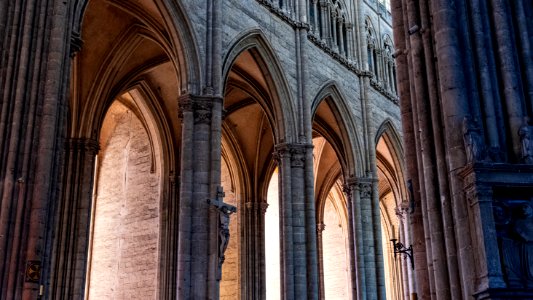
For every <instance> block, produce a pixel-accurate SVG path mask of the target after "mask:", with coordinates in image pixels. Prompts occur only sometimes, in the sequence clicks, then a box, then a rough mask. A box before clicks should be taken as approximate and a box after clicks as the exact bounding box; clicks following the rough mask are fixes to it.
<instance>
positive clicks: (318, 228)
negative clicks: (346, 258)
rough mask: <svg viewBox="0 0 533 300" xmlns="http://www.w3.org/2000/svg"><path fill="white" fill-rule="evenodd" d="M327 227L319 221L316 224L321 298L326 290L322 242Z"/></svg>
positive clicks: (323, 297) (321, 298) (322, 298)
mask: <svg viewBox="0 0 533 300" xmlns="http://www.w3.org/2000/svg"><path fill="white" fill-rule="evenodd" d="M324 229H326V224H324V223H319V224H316V236H317V247H318V278H319V280H320V289H319V299H320V300H324V299H325V297H326V295H325V290H324V245H323V244H322V233H323V232H324Z"/></svg>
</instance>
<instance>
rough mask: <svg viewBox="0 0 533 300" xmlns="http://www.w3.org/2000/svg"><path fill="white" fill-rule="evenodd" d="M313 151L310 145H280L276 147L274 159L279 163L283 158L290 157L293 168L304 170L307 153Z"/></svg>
mask: <svg viewBox="0 0 533 300" xmlns="http://www.w3.org/2000/svg"><path fill="white" fill-rule="evenodd" d="M309 149H313V145H309V144H278V145H276V146H275V152H274V158H275V159H277V160H278V161H279V160H280V159H281V158H283V157H290V159H291V167H293V168H303V167H304V166H305V160H306V153H307V151H308V150H309Z"/></svg>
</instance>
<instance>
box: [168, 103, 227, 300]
mask: <svg viewBox="0 0 533 300" xmlns="http://www.w3.org/2000/svg"><path fill="white" fill-rule="evenodd" d="M221 101H222V99H220V98H217V97H213V96H195V95H191V94H186V95H183V96H181V97H180V99H179V102H180V103H179V106H180V117H181V119H182V142H181V187H180V209H179V211H180V212H179V246H178V248H179V250H178V297H179V298H180V299H206V298H211V297H217V296H218V287H219V283H218V280H219V279H218V280H217V279H216V277H215V276H214V275H213V274H217V273H216V272H218V261H219V257H218V243H217V242H216V241H214V240H213V239H215V240H217V236H218V232H213V231H214V230H217V223H216V222H218V218H217V216H218V214H217V212H216V211H215V210H216V209H215V208H214V207H210V206H209V204H208V203H207V200H208V199H210V198H213V199H214V197H215V196H216V195H211V194H212V193H211V192H210V187H211V183H212V182H211V178H212V174H213V172H219V173H220V170H213V169H212V166H211V153H212V151H213V150H214V149H215V150H216V149H217V148H216V147H219V146H220V145H215V143H216V142H214V141H220V136H217V135H220V130H216V128H219V127H220V126H221V124H212V122H214V121H213V120H215V119H216V120H218V121H219V122H220V115H221V111H218V110H217V109H218V108H220V103H221ZM214 115H217V116H218V117H217V118H215V117H214ZM212 125H213V126H212Z"/></svg>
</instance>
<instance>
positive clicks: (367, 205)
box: [354, 178, 385, 299]
mask: <svg viewBox="0 0 533 300" xmlns="http://www.w3.org/2000/svg"><path fill="white" fill-rule="evenodd" d="M354 194H355V195H354V196H355V200H356V201H355V203H354V204H355V205H358V206H359V214H360V215H359V216H356V217H359V218H360V221H359V222H358V224H357V225H358V226H360V228H361V229H360V236H356V239H361V241H360V242H359V243H360V244H359V245H358V246H359V247H358V248H359V249H362V253H361V254H360V258H361V260H362V262H363V263H364V264H363V266H362V268H360V267H359V266H358V270H360V273H359V274H358V276H363V277H364V285H365V287H364V292H363V295H364V297H366V298H367V299H379V298H380V297H385V286H384V280H383V278H382V277H383V276H382V275H383V257H382V250H381V227H380V224H381V223H380V220H379V217H380V215H379V214H380V212H379V202H378V203H376V202H377V201H379V199H378V200H376V199H377V181H376V180H373V179H371V178H357V180H356V185H355V193H354ZM357 233H358V231H356V234H357ZM358 280H359V278H358Z"/></svg>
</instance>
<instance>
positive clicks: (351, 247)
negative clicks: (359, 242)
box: [342, 179, 358, 299]
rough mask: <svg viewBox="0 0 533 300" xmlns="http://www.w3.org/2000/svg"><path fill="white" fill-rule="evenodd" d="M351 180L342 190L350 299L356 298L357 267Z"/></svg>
mask: <svg viewBox="0 0 533 300" xmlns="http://www.w3.org/2000/svg"><path fill="white" fill-rule="evenodd" d="M351 182H353V179H352V180H347V181H346V182H345V183H344V185H343V188H342V190H343V192H344V194H345V196H346V210H347V212H348V251H349V253H348V255H349V256H350V260H349V261H350V266H349V267H350V283H351V291H350V292H351V294H350V299H357V298H358V297H357V292H358V290H357V275H356V274H357V272H356V270H357V268H356V255H357V249H356V247H355V244H356V243H355V236H354V203H353V195H352V193H353V190H354V187H353V184H350V183H351Z"/></svg>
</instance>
